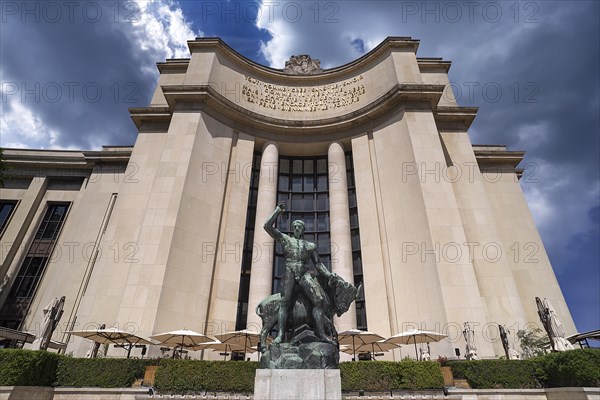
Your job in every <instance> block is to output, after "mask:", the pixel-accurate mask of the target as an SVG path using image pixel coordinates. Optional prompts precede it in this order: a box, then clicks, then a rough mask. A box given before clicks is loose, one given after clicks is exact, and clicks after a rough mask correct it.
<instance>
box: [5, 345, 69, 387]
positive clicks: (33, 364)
mask: <svg viewBox="0 0 600 400" xmlns="http://www.w3.org/2000/svg"><path fill="white" fill-rule="evenodd" d="M61 358H62V357H61V356H59V355H58V354H56V353H50V352H47V351H31V350H21V349H0V386H52V385H53V383H54V380H55V378H56V366H57V364H58V362H59V360H60V359H61Z"/></svg>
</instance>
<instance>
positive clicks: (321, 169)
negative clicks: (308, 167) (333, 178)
mask: <svg viewBox="0 0 600 400" xmlns="http://www.w3.org/2000/svg"><path fill="white" fill-rule="evenodd" d="M326 173H327V160H326V159H324V158H320V159H318V160H317V174H326Z"/></svg>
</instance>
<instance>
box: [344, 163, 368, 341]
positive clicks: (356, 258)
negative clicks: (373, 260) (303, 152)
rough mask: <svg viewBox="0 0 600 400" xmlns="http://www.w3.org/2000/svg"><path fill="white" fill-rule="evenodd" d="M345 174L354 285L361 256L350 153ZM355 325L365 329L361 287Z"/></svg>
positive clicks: (358, 280)
mask: <svg viewBox="0 0 600 400" xmlns="http://www.w3.org/2000/svg"><path fill="white" fill-rule="evenodd" d="M346 176H347V178H348V206H349V208H350V210H349V211H350V238H351V242H352V268H353V270H354V285H356V286H358V285H359V284H360V283H362V282H363V268H362V256H361V251H360V229H359V227H358V204H357V203H356V187H355V180H354V164H353V162H352V153H351V152H348V153H346ZM356 325H357V326H356V327H357V328H358V329H362V330H367V308H366V304H365V296H364V289H361V291H360V293H359V296H358V299H356Z"/></svg>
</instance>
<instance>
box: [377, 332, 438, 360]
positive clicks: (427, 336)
mask: <svg viewBox="0 0 600 400" xmlns="http://www.w3.org/2000/svg"><path fill="white" fill-rule="evenodd" d="M445 337H446V335H444V334H443V333H439V332H433V331H423V330H420V329H411V330H409V331H405V332H401V333H398V334H397V335H394V336H392V337H391V338H389V339H386V342H388V343H395V344H411V343H413V344H414V345H415V357H416V358H417V359H418V358H419V353H418V351H417V343H427V345H428V346H429V343H431V342H439V341H440V340H442V339H443V338H445Z"/></svg>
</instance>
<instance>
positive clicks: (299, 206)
mask: <svg viewBox="0 0 600 400" xmlns="http://www.w3.org/2000/svg"><path fill="white" fill-rule="evenodd" d="M290 208H291V209H292V210H294V211H302V210H303V209H304V199H303V198H302V195H301V194H295V193H294V194H292V206H291V207H290Z"/></svg>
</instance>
